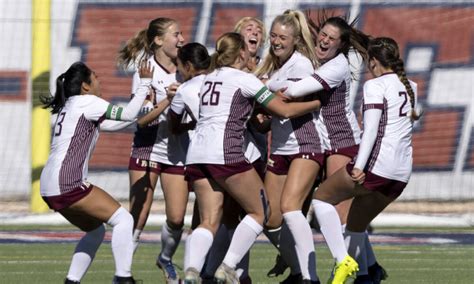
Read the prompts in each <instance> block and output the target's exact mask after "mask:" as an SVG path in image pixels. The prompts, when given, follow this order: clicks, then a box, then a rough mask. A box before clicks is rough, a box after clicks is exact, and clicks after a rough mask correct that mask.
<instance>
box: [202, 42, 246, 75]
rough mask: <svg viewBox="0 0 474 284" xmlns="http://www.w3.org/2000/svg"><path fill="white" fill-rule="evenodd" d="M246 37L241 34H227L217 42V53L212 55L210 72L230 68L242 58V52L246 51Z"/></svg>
mask: <svg viewBox="0 0 474 284" xmlns="http://www.w3.org/2000/svg"><path fill="white" fill-rule="evenodd" d="M246 47H247V45H246V44H245V40H244V37H243V36H242V35H241V34H239V33H225V34H223V35H221V36H220V37H219V38H218V39H217V42H216V51H215V52H214V54H212V55H211V65H210V67H209V70H210V72H212V71H213V70H214V69H216V68H220V67H224V66H230V65H232V64H233V63H234V62H235V60H236V59H237V58H238V57H239V56H240V51H241V50H245V48H246Z"/></svg>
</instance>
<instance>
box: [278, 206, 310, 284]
mask: <svg viewBox="0 0 474 284" xmlns="http://www.w3.org/2000/svg"><path fill="white" fill-rule="evenodd" d="M283 218H284V219H285V222H286V224H287V225H288V228H289V229H290V231H291V234H292V235H293V239H294V240H295V248H296V255H297V256H298V263H299V266H300V269H301V275H302V276H303V280H311V281H316V280H317V279H318V277H317V275H316V255H315V251H314V242H313V232H312V231H311V228H310V226H309V223H308V220H307V219H306V217H305V216H304V215H303V213H302V212H301V210H296V211H291V212H286V213H284V214H283Z"/></svg>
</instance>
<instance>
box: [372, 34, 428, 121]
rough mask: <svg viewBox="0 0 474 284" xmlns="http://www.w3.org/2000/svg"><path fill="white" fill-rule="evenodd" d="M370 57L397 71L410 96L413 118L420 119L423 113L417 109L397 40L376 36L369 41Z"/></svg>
mask: <svg viewBox="0 0 474 284" xmlns="http://www.w3.org/2000/svg"><path fill="white" fill-rule="evenodd" d="M367 55H368V58H369V59H370V58H375V59H377V60H378V61H379V62H380V64H382V66H383V67H385V68H390V69H392V70H393V72H395V73H396V74H397V76H398V78H399V79H400V81H401V82H402V83H403V85H404V86H405V89H406V90H407V92H408V95H409V96H410V104H411V118H412V120H418V119H419V118H420V117H421V114H418V113H417V111H416V110H415V92H414V91H413V88H412V87H411V85H410V82H409V81H408V78H407V74H406V73H405V67H404V64H403V60H402V59H401V58H400V50H399V48H398V44H397V42H396V41H395V40H394V39H392V38H389V37H378V38H374V39H372V40H371V41H370V42H369V46H368V48H367Z"/></svg>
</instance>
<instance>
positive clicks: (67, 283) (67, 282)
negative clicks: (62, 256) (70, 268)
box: [64, 278, 81, 284]
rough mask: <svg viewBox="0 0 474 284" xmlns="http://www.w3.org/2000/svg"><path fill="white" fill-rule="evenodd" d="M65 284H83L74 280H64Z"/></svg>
mask: <svg viewBox="0 0 474 284" xmlns="http://www.w3.org/2000/svg"><path fill="white" fill-rule="evenodd" d="M64 284H81V282H79V281H72V280H69V279H67V278H66V279H64Z"/></svg>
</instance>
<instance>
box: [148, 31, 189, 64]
mask: <svg viewBox="0 0 474 284" xmlns="http://www.w3.org/2000/svg"><path fill="white" fill-rule="evenodd" d="M155 43H156V44H157V45H158V46H160V47H161V48H160V49H161V50H162V52H163V53H164V54H165V55H166V56H168V57H169V58H172V59H175V58H176V57H177V56H178V49H179V48H181V47H182V46H183V45H184V38H183V34H182V33H181V28H180V27H179V25H178V24H177V23H172V24H171V25H170V26H169V27H168V28H167V29H166V32H165V34H164V35H163V36H161V37H158V36H157V37H156V38H155Z"/></svg>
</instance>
